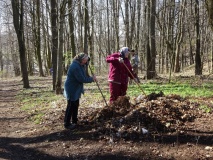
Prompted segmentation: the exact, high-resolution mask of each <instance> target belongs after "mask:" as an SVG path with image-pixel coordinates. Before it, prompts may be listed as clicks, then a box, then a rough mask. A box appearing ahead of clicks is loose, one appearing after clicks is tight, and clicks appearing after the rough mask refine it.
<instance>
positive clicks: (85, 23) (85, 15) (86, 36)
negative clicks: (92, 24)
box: [84, 0, 89, 53]
mask: <svg viewBox="0 0 213 160" xmlns="http://www.w3.org/2000/svg"><path fill="white" fill-rule="evenodd" d="M88 22H89V14H88V5H87V0H84V53H88V39H87V38H88V34H87V33H88V26H89V24H88Z"/></svg>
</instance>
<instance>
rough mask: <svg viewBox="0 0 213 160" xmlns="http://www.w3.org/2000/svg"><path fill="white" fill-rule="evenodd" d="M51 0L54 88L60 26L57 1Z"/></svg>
mask: <svg viewBox="0 0 213 160" xmlns="http://www.w3.org/2000/svg"><path fill="white" fill-rule="evenodd" d="M50 1H51V29H52V69H53V73H52V74H53V90H55V85H56V71H57V52H58V28H57V1H56V0H50Z"/></svg>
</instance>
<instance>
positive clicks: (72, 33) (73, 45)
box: [68, 1, 76, 58]
mask: <svg viewBox="0 0 213 160" xmlns="http://www.w3.org/2000/svg"><path fill="white" fill-rule="evenodd" d="M68 8H69V27H70V41H71V54H72V58H74V57H75V56H76V48H75V31H74V19H73V10H74V7H73V2H72V1H68Z"/></svg>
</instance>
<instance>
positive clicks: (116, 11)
mask: <svg viewBox="0 0 213 160" xmlns="http://www.w3.org/2000/svg"><path fill="white" fill-rule="evenodd" d="M119 4H120V2H119V0H114V1H113V8H112V9H113V16H114V32H115V34H114V35H115V50H116V51H118V50H119V49H120V45H119Z"/></svg>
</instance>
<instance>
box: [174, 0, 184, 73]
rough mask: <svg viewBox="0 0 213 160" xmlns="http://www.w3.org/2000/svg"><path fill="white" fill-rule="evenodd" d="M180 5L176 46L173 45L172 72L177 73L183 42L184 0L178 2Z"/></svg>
mask: <svg viewBox="0 0 213 160" xmlns="http://www.w3.org/2000/svg"><path fill="white" fill-rule="evenodd" d="M179 5H180V8H181V10H180V13H179V15H178V29H177V31H178V33H177V38H176V47H175V49H176V50H175V65H174V72H176V73H178V72H180V46H181V43H182V42H183V34H184V33H183V32H184V30H183V28H184V26H183V25H184V24H183V22H184V19H185V6H186V0H182V2H179Z"/></svg>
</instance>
